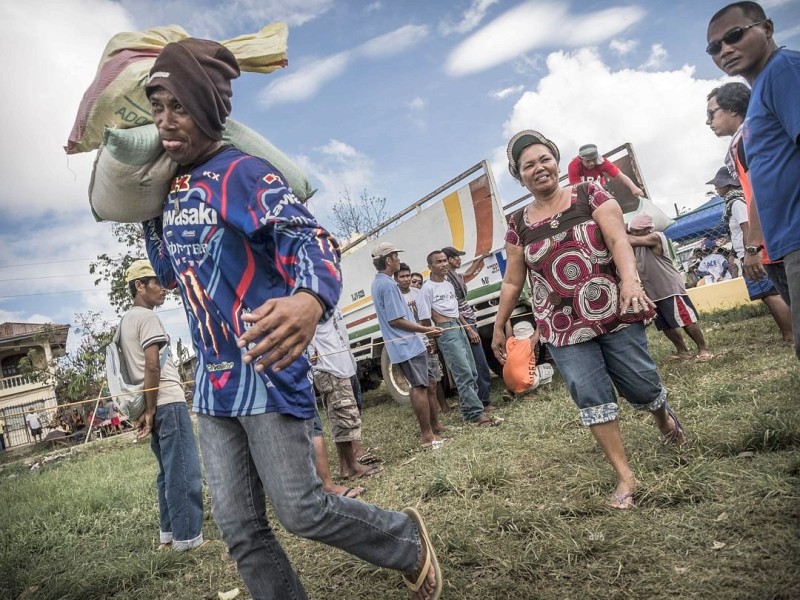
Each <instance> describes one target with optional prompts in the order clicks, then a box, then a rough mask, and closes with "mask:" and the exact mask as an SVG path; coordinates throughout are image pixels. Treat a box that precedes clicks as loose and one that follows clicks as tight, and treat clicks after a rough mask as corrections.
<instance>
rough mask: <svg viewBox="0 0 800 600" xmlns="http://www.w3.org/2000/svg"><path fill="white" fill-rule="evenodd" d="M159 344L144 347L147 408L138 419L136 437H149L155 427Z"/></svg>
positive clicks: (159, 378)
mask: <svg viewBox="0 0 800 600" xmlns="http://www.w3.org/2000/svg"><path fill="white" fill-rule="evenodd" d="M159 348H160V345H159V344H150V345H149V346H148V347H147V348H145V349H144V399H145V409H144V413H142V416H140V417H139V418H138V419H137V420H136V429H137V430H138V431H137V433H136V437H137V438H139V439H142V438H144V437H147V436H148V434H149V433H150V432H151V431H152V429H153V421H154V420H155V416H156V404H157V403H158V386H159V384H160V382H161V361H160V358H161V357H160V355H159Z"/></svg>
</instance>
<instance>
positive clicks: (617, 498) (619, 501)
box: [608, 492, 636, 510]
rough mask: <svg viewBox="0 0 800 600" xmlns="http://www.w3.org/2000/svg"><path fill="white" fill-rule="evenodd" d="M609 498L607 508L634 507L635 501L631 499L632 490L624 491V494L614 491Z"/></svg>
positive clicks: (625, 508)
mask: <svg viewBox="0 0 800 600" xmlns="http://www.w3.org/2000/svg"><path fill="white" fill-rule="evenodd" d="M611 498H612V500H611V502H610V503H609V505H608V507H609V508H613V509H615V510H630V509H632V508H636V503H635V502H634V500H633V492H626V493H624V494H618V493H616V492H614V493H613V494H611ZM628 500H630V502H628Z"/></svg>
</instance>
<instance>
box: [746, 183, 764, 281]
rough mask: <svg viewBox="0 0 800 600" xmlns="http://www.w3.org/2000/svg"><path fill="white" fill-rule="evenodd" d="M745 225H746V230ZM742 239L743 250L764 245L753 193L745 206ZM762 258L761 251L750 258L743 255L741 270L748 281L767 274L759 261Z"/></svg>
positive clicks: (747, 255)
mask: <svg viewBox="0 0 800 600" xmlns="http://www.w3.org/2000/svg"><path fill="white" fill-rule="evenodd" d="M745 225H747V227H746V228H745ZM742 237H743V240H744V247H745V248H747V246H763V245H764V234H763V233H762V232H761V219H760V218H759V216H758V207H757V206H756V195H755V191H753V196H752V198H750V202H749V203H748V205H747V223H742ZM763 256H764V254H763V251H759V252H757V253H756V254H754V255H752V256H751V255H750V254H748V253H747V252H745V253H744V256H743V257H742V269H743V270H744V274H745V275H747V277H748V278H749V279H753V280H754V281H758V280H759V279H763V278H764V277H766V275H767V272H766V270H765V269H764V264H763V261H762V260H761V259H762V258H763Z"/></svg>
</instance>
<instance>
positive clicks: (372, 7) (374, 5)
mask: <svg viewBox="0 0 800 600" xmlns="http://www.w3.org/2000/svg"><path fill="white" fill-rule="evenodd" d="M382 8H383V4H382V3H381V2H380V1H378V2H371V3H369V4H367V5H366V6H365V7H364V12H366V13H371V12H375V11H378V10H380V9H382Z"/></svg>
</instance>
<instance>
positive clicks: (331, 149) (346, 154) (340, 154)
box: [317, 140, 359, 161]
mask: <svg viewBox="0 0 800 600" xmlns="http://www.w3.org/2000/svg"><path fill="white" fill-rule="evenodd" d="M317 149H318V150H319V151H320V152H322V153H323V154H326V155H328V156H330V157H332V158H334V159H336V160H342V161H344V160H350V159H353V158H357V157H358V156H359V153H358V150H356V149H355V148H353V147H352V146H351V145H350V144H346V143H344V142H340V141H339V140H331V141H329V142H328V143H327V144H325V145H324V146H320V147H319V148H317Z"/></svg>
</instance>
